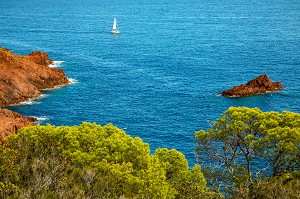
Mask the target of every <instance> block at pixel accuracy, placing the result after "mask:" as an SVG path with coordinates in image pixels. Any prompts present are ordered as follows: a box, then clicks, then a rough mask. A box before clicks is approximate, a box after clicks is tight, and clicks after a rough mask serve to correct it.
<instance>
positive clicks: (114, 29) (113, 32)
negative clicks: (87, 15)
mask: <svg viewBox="0 0 300 199" xmlns="http://www.w3.org/2000/svg"><path fill="white" fill-rule="evenodd" d="M111 33H112V34H119V33H120V31H119V29H118V27H117V19H116V17H115V18H114V24H113V28H112V30H111Z"/></svg>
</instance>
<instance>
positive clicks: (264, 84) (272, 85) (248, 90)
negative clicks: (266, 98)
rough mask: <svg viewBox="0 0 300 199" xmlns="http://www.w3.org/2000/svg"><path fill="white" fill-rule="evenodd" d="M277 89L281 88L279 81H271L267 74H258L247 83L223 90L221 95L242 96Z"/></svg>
mask: <svg viewBox="0 0 300 199" xmlns="http://www.w3.org/2000/svg"><path fill="white" fill-rule="evenodd" d="M279 89H283V85H282V84H281V83H280V82H272V81H271V80H270V78H269V76H268V75H260V76H258V77H256V78H255V79H253V80H251V81H249V82H248V83H247V84H242V85H239V86H235V87H233V88H231V89H228V90H225V91H223V92H222V93H221V95H223V96H225V97H244V96H251V95H256V94H263V93H267V92H274V91H277V90H279Z"/></svg>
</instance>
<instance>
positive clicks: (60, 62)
mask: <svg viewBox="0 0 300 199" xmlns="http://www.w3.org/2000/svg"><path fill="white" fill-rule="evenodd" d="M64 62H65V61H53V64H50V65H49V67H50V68H57V67H60V65H61V64H62V63H64Z"/></svg>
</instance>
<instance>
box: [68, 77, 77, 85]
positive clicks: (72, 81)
mask: <svg viewBox="0 0 300 199" xmlns="http://www.w3.org/2000/svg"><path fill="white" fill-rule="evenodd" d="M68 80H69V82H71V84H77V83H78V80H76V79H73V78H68Z"/></svg>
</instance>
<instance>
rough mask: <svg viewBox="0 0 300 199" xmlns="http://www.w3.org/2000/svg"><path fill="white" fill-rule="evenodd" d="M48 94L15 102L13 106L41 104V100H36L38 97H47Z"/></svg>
mask: <svg viewBox="0 0 300 199" xmlns="http://www.w3.org/2000/svg"><path fill="white" fill-rule="evenodd" d="M47 96H48V95H47V94H42V95H40V96H39V97H37V98H30V99H28V100H26V101H24V102H20V103H18V104H13V105H11V106H19V105H33V104H40V103H41V102H39V101H36V100H37V99H41V98H44V97H47Z"/></svg>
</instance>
